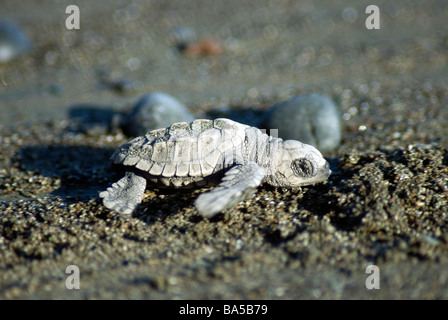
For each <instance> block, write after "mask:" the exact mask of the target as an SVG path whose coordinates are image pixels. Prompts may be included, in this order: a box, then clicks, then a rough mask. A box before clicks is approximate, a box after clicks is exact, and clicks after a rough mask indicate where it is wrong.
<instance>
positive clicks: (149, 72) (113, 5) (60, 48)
mask: <svg viewBox="0 0 448 320" xmlns="http://www.w3.org/2000/svg"><path fill="white" fill-rule="evenodd" d="M374 2H375V3H373V2H372V1H371V0H366V1H363V0H362V1H358V0H357V1H354V0H346V1H330V0H323V1H311V0H303V1H297V0H275V1H272V0H260V1H239V0H229V1H201V0H192V1H184V0H174V1H164V0H153V1H136V0H135V1H123V0H111V1H110V0H108V1H103V0H101V1H87V0H85V1H49V0H46V1H30V0H21V1H13V0H9V1H8V0H1V1H0V18H1V19H4V20H8V21H11V22H12V23H14V24H16V26H17V27H18V28H20V29H22V31H23V32H24V33H26V34H27V35H28V38H29V41H30V43H31V49H29V50H25V52H24V53H22V54H21V55H20V56H18V57H17V58H16V59H12V60H10V61H6V62H3V63H0V114H1V116H0V124H2V125H8V124H16V123H18V122H24V121H25V122H28V121H31V122H40V121H45V120H48V119H64V118H67V117H68V110H69V109H70V108H71V107H73V106H74V105H80V104H82V105H92V106H95V107H96V108H105V109H114V110H123V109H124V108H126V106H128V105H129V104H131V103H133V102H135V101H136V99H137V98H138V97H140V96H142V95H143V94H146V93H149V92H153V91H163V92H165V93H167V94H170V95H172V96H174V97H176V98H177V99H179V100H180V101H182V102H183V103H185V104H186V105H187V106H188V107H189V108H190V109H191V110H192V111H193V112H195V113H196V114H197V115H198V116H201V112H202V111H204V110H209V109H211V108H215V107H218V106H221V105H228V106H231V107H235V108H240V107H243V108H244V107H248V106H249V107H254V108H266V107H268V106H269V105H270V104H272V103H273V102H276V101H278V100H282V99H286V98H289V97H291V96H292V95H294V94H298V93H308V92H321V93H325V94H328V95H330V96H333V97H334V96H335V95H338V94H341V93H342V92H343V90H344V89H345V88H350V89H356V88H358V90H361V91H362V90H363V88H364V89H365V87H366V86H371V85H372V84H373V86H375V84H376V85H379V84H381V85H387V83H388V82H390V81H414V80H417V81H424V80H425V79H432V80H437V79H439V78H440V79H442V78H445V79H446V75H447V54H446V53H447V50H446V49H447V46H448V32H447V31H448V26H447V24H446V21H445V20H446V19H445V18H446V14H447V6H448V3H447V2H446V1H443V0H428V1H415V0H414V1H411V0H409V1H393V2H391V1H380V0H376V1H374ZM71 4H75V5H77V6H78V7H79V9H80V29H79V30H67V28H66V26H65V21H66V19H67V18H68V17H69V14H66V13H65V10H66V7H67V6H68V5H71ZM370 4H375V5H377V6H378V7H379V8H380V19H381V20H380V26H381V28H380V29H379V30H368V29H367V28H366V27H365V20H366V18H367V17H368V14H366V13H365V10H366V7H367V6H368V5H370ZM0 41H3V44H2V45H4V46H5V40H4V39H3V40H1V39H0ZM6 45H8V44H6ZM336 98H337V97H336Z"/></svg>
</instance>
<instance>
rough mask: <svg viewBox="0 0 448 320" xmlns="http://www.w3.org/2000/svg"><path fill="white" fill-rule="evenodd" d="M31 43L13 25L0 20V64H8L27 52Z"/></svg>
mask: <svg viewBox="0 0 448 320" xmlns="http://www.w3.org/2000/svg"><path fill="white" fill-rule="evenodd" d="M30 48H31V42H30V40H29V39H28V36H27V35H26V34H25V32H24V31H23V30H22V29H20V28H19V27H18V26H17V25H16V24H15V23H13V22H11V21H8V20H0V63H4V62H8V61H10V60H13V59H15V58H16V57H18V56H20V55H22V54H24V53H26V52H28V51H29V50H30Z"/></svg>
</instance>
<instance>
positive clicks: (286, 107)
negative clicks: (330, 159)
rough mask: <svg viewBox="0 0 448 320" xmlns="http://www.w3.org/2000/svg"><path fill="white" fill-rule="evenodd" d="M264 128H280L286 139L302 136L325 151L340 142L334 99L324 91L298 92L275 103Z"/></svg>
mask: <svg viewBox="0 0 448 320" xmlns="http://www.w3.org/2000/svg"><path fill="white" fill-rule="evenodd" d="M261 127H262V128H266V129H278V136H279V137H280V138H282V139H284V140H288V139H292V140H299V141H301V142H303V143H307V144H311V145H312V146H314V147H316V148H318V149H319V150H320V151H322V152H327V151H332V150H334V149H336V148H337V147H338V146H339V144H340V142H341V120H340V115H339V110H338V108H337V107H336V105H335V104H334V102H333V101H332V100H331V99H330V98H328V97H326V96H324V95H321V94H317V93H312V94H306V95H300V96H295V97H293V98H291V99H289V100H287V101H283V102H279V103H277V104H275V105H274V106H272V107H271V108H270V109H269V110H268V111H267V112H266V113H265V115H264V117H263V121H262V125H261Z"/></svg>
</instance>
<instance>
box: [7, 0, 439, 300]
mask: <svg viewBox="0 0 448 320" xmlns="http://www.w3.org/2000/svg"><path fill="white" fill-rule="evenodd" d="M77 3H78V6H79V9H80V16H81V25H80V29H79V30H67V28H66V25H65V21H66V18H67V17H68V14H66V13H65V9H66V7H67V6H68V5H69V4H71V3H70V2H69V1H60V2H57V4H53V3H52V2H50V1H48V2H47V1H46V2H42V3H41V2H36V1H28V0H26V1H2V5H1V6H2V9H1V12H0V14H1V18H7V19H9V20H12V21H14V22H15V23H17V24H18V25H20V27H21V28H23V30H24V31H25V32H26V33H27V34H28V36H29V38H30V41H31V43H32V49H31V50H30V51H29V52H28V53H26V54H24V55H23V56H21V57H19V58H17V59H15V60H12V61H9V62H6V63H3V64H0V299H447V298H448V276H447V272H446V270H447V268H448V150H447V147H448V117H447V114H448V76H447V75H448V36H447V35H448V25H447V23H446V16H447V12H448V3H446V1H442V0H429V1H412V0H408V1H394V2H393V4H392V3H391V2H390V1H380V0H378V1H376V2H375V5H377V6H378V8H379V9H380V12H381V15H380V17H381V20H380V21H381V22H380V23H381V24H380V26H381V27H380V29H379V30H369V29H367V28H366V25H365V20H366V18H367V17H368V14H366V13H365V9H366V7H367V6H368V5H370V4H372V3H371V1H364V0H362V1H354V0H345V1H337V2H335V1H330V0H323V1H318V2H317V1H288V0H282V1H279V0H276V1H270V0H261V1H244V2H243V1H237V0H230V1H199V0H191V1H181V0H173V1H163V0H154V1H128V2H126V1H118V0H113V1H107V3H106V1H96V2H92V1H86V0H84V1H77ZM180 27H182V28H189V29H181V30H193V31H194V33H195V36H196V37H197V39H203V38H212V39H214V41H216V42H217V43H218V44H219V45H220V46H221V47H222V52H220V53H219V54H210V55H205V56H201V55H198V56H196V55H187V54H185V53H183V52H182V51H180V50H179V48H178V46H177V42H176V41H178V40H176V36H175V33H174V31H173V30H179V29H175V28H180ZM123 84H124V85H123ZM156 91H159V92H165V93H167V94H170V95H172V96H173V97H175V98H176V99H179V101H181V102H182V103H184V104H185V105H186V106H187V107H188V109H189V110H190V111H191V112H192V113H193V114H194V115H195V116H196V117H197V118H204V117H208V116H210V115H211V114H213V113H214V112H215V113H216V112H218V113H219V112H221V111H222V110H225V112H226V115H229V116H230V117H232V118H233V119H234V120H237V121H241V122H244V123H247V124H249V125H257V123H259V120H260V118H261V115H262V114H263V112H264V111H265V110H267V109H268V108H269V107H271V106H272V105H273V104H275V103H276V102H279V101H282V100H285V99H288V98H290V97H292V96H295V95H299V94H307V93H320V94H324V95H326V96H328V97H330V98H331V99H333V101H334V102H335V103H336V104H337V105H338V106H339V108H340V110H341V121H342V143H341V145H340V146H339V148H337V149H336V150H335V151H332V152H328V153H324V156H325V158H326V159H327V161H328V162H329V163H330V166H331V170H332V172H333V173H332V175H331V176H330V178H329V180H328V181H327V182H325V183H322V184H317V185H314V186H305V187H301V188H298V189H291V190H289V189H282V188H274V187H271V186H268V185H266V184H263V185H262V186H261V187H259V188H258V189H257V192H256V193H255V194H254V195H253V196H252V197H250V198H248V199H247V200H245V201H243V202H241V203H239V204H238V205H236V206H235V207H234V208H233V209H231V210H226V211H225V212H223V213H221V214H219V215H217V216H215V217H213V218H212V219H205V218H202V217H201V216H199V215H198V213H197V211H196V209H195V207H194V200H195V199H196V198H197V196H198V195H199V194H200V193H202V192H204V191H205V190H201V189H198V190H193V191H181V190H166V189H149V190H147V191H146V192H145V195H144V199H143V202H142V204H141V206H140V207H139V208H138V210H137V212H135V213H134V214H133V215H132V216H120V215H119V214H117V213H114V212H112V211H110V210H108V209H107V208H105V207H104V206H103V204H102V203H101V201H100V199H99V197H98V193H99V192H100V191H103V190H105V188H107V187H108V186H109V185H110V184H111V183H112V182H114V181H116V180H117V179H119V178H120V177H121V176H122V174H123V172H120V171H119V170H115V169H114V168H112V167H111V166H110V162H109V157H110V156H111V154H112V153H113V151H114V150H115V149H116V148H117V147H118V146H119V145H120V144H121V143H123V142H125V141H127V140H128V139H129V137H127V136H126V135H125V134H124V133H123V132H122V131H121V130H119V129H118V130H111V128H110V121H111V119H112V118H113V115H114V114H119V113H122V112H125V111H126V110H129V108H130V107H131V106H132V105H133V104H134V103H135V102H136V101H138V100H139V98H140V97H141V96H143V95H145V94H147V93H150V92H156ZM220 110H221V111H220ZM70 265H76V266H77V267H78V268H79V271H80V289H73V290H69V289H67V288H66V279H67V277H68V274H66V268H67V266H70ZM370 265H376V266H377V267H378V268H379V270H380V288H379V289H368V288H366V279H367V277H368V276H369V274H368V273H366V268H367V267H368V266H370Z"/></svg>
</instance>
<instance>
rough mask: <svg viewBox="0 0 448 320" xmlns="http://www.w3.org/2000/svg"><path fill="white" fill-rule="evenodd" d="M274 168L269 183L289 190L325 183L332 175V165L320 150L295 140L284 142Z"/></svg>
mask: <svg viewBox="0 0 448 320" xmlns="http://www.w3.org/2000/svg"><path fill="white" fill-rule="evenodd" d="M273 167H274V168H271V169H272V170H271V176H270V177H269V178H268V179H269V180H270V181H269V182H270V183H271V184H272V185H274V186H279V187H287V188H294V187H299V186H304V185H310V184H315V183H318V182H323V181H325V180H327V179H328V177H329V176H330V174H331V170H330V165H329V164H328V162H327V161H326V160H325V159H324V157H322V154H321V153H320V152H319V150H317V149H316V148H315V147H313V146H311V145H308V144H304V143H302V142H299V141H295V140H286V141H283V143H282V146H281V147H280V148H279V157H278V158H277V161H276V165H274V166H273Z"/></svg>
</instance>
